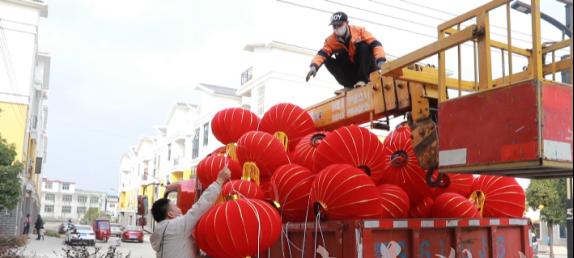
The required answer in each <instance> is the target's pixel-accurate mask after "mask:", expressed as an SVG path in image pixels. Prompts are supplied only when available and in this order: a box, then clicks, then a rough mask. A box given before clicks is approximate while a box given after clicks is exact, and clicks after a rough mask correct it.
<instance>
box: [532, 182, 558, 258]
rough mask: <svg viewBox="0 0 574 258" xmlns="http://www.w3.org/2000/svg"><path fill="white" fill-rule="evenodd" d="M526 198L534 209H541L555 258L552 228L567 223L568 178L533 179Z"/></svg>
mask: <svg viewBox="0 0 574 258" xmlns="http://www.w3.org/2000/svg"><path fill="white" fill-rule="evenodd" d="M526 199H527V200H528V206H530V207H532V209H534V210H538V209H540V217H541V219H542V220H544V221H546V224H547V226H548V237H549V239H550V243H549V245H550V257H552V258H554V248H553V247H552V246H553V244H554V237H553V234H552V233H553V230H552V229H553V227H554V225H564V224H565V223H566V179H564V178H561V179H545V180H532V182H531V183H530V186H529V187H528V189H526ZM541 237H542V236H541Z"/></svg>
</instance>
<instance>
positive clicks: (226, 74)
mask: <svg viewBox="0 0 574 258" xmlns="http://www.w3.org/2000/svg"><path fill="white" fill-rule="evenodd" d="M430 2H431V1H415V0H400V1H399V0H353V1H351V0H314V1H302V0H279V1H276V0H242V1H236V0H201V1H196V0H169V1H157V0H48V5H49V15H48V18H47V19H45V20H43V21H42V23H41V28H40V48H41V50H44V51H47V52H49V53H51V56H52V66H51V75H50V93H49V120H48V134H49V144H48V157H47V165H46V167H45V170H44V171H45V173H44V176H46V177H49V178H51V179H60V180H69V181H75V182H77V183H78V187H79V188H83V189H90V190H101V191H108V192H115V189H116V188H117V184H118V173H119V172H118V171H119V160H120V156H121V155H122V153H123V152H125V151H126V150H127V149H128V147H129V146H131V145H135V144H136V143H137V142H138V140H139V139H140V138H141V137H142V136H144V135H153V134H154V132H153V128H154V127H155V126H157V125H161V124H163V123H164V121H165V119H166V116H167V113H168V111H169V110H170V108H171V106H172V105H173V104H174V103H175V102H178V101H183V102H192V103H193V102H194V101H196V98H195V97H194V96H193V86H194V85H196V84H197V83H198V82H205V83H213V84H219V85H223V86H228V87H238V86H239V83H240V74H241V72H242V71H244V70H245V69H247V68H248V67H249V66H250V55H249V53H246V52H245V51H243V50H242V49H243V46H244V45H245V44H247V43H265V42H269V41H271V40H277V41H282V42H286V43H291V44H295V45H300V46H304V47H308V48H314V49H318V48H320V47H321V46H322V43H323V40H324V38H325V37H326V36H327V35H328V34H329V33H330V28H329V27H328V26H327V24H328V21H329V17H330V14H329V13H330V12H334V11H338V10H342V11H345V12H347V13H348V14H349V16H350V17H351V18H350V22H351V23H353V24H358V25H362V26H365V27H367V29H368V30H370V31H371V32H373V33H374V34H375V36H376V37H377V38H379V39H380V41H381V42H383V45H384V46H385V48H386V50H387V52H388V53H390V54H391V55H394V56H399V55H403V54H406V53H408V52H410V51H413V50H415V49H417V48H419V47H422V46H423V45H424V44H428V43H430V42H432V41H433V40H434V38H435V35H436V26H437V25H438V24H440V23H441V22H442V21H443V20H446V19H449V18H452V14H455V13H458V14H460V13H463V12H465V11H467V10H470V9H471V8H474V7H476V6H479V5H480V4H483V3H485V2H486V1H476V0H456V1H455V0H439V1H437V0H434V1H432V6H431V5H430ZM542 2H543V6H542V9H543V11H544V12H547V13H548V14H550V15H552V16H554V17H556V18H557V19H558V20H563V19H564V10H563V8H562V5H561V4H558V3H557V2H555V1H551V0H545V1H542ZM431 8H432V9H431ZM503 11H504V10H501V12H499V13H498V15H496V14H493V17H492V18H491V22H493V23H495V24H496V25H497V26H498V27H499V28H494V29H493V30H494V31H496V32H497V33H500V34H503V33H504V32H505V30H504V26H505V24H506V21H505V20H503V19H500V18H499V17H503V16H502V15H503ZM512 20H513V24H515V25H513V28H514V29H515V31H517V34H516V35H515V36H516V37H517V38H519V39H521V40H522V41H521V40H518V41H515V43H518V44H521V43H522V44H526V43H527V41H528V38H529V36H528V35H529V34H530V31H529V30H530V28H529V26H528V25H527V26H524V25H523V24H528V23H527V22H528V16H526V15H523V14H519V13H516V14H514V15H513V18H512ZM521 25H522V26H521ZM542 30H543V33H544V34H543V37H544V38H546V39H551V40H559V39H560V33H559V32H557V31H556V30H555V29H553V28H552V27H550V26H549V25H546V24H543V26H542ZM277 61H278V62H281V60H277ZM428 62H434V59H432V60H429V61H428ZM323 70H324V69H323ZM323 70H321V71H320V72H326V70H325V71H323ZM303 79H304V74H302V75H301V80H303ZM318 101H320V100H318ZM110 189H114V190H113V191H112V190H110Z"/></svg>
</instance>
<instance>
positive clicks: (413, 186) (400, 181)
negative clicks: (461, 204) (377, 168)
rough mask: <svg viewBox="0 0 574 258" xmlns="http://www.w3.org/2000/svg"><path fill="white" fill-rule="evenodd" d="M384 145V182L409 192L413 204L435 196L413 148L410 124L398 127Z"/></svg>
mask: <svg viewBox="0 0 574 258" xmlns="http://www.w3.org/2000/svg"><path fill="white" fill-rule="evenodd" d="M384 146H385V148H384V151H383V157H384V160H385V163H384V164H385V167H384V171H385V173H384V176H383V180H382V181H383V183H385V184H393V185H397V186H399V187H401V188H403V189H404V190H405V191H406V192H408V193H409V195H410V197H411V204H412V205H416V204H418V203H420V202H421V201H422V200H424V198H425V197H431V196H433V189H432V188H430V187H429V186H428V185H427V182H426V173H425V171H424V170H423V169H422V168H421V166H420V164H419V161H418V160H417V157H416V155H415V152H414V150H413V145H412V140H411V129H410V128H409V126H408V125H406V124H403V125H400V126H399V127H397V129H396V130H395V131H393V132H391V133H390V134H389V135H388V136H387V138H385V141H384Z"/></svg>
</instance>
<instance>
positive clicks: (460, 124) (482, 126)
mask: <svg viewBox="0 0 574 258" xmlns="http://www.w3.org/2000/svg"><path fill="white" fill-rule="evenodd" d="M438 124H439V170H440V171H441V172H460V171H468V172H474V173H485V174H497V175H507V176H519V177H529V178H548V177H556V176H572V169H573V166H572V86H569V85H564V84H558V83H553V82H543V83H542V82H536V81H529V82H523V83H519V84H516V85H513V86H509V87H503V88H498V89H493V90H489V91H485V92H481V93H475V94H470V95H467V96H464V97H460V98H455V99H451V100H449V101H446V102H444V103H441V104H440V106H439V123H438Z"/></svg>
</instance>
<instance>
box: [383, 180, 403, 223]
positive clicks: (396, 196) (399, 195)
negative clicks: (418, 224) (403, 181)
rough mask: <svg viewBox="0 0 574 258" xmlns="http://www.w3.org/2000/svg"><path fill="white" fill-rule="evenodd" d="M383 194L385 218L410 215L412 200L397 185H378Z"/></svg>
mask: <svg viewBox="0 0 574 258" xmlns="http://www.w3.org/2000/svg"><path fill="white" fill-rule="evenodd" d="M377 189H379V192H380V194H381V207H382V208H383V214H382V215H381V217H383V218H406V217H408V216H409V209H410V201H409V196H408V195H407V193H406V192H405V191H404V190H403V189H402V188H400V187H398V186H396V185H388V184H387V185H379V186H377Z"/></svg>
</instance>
